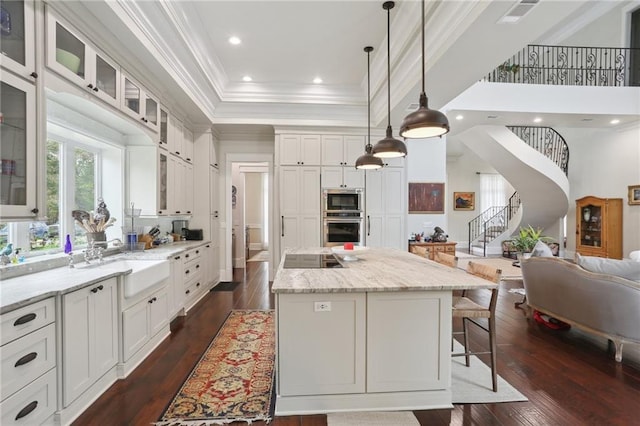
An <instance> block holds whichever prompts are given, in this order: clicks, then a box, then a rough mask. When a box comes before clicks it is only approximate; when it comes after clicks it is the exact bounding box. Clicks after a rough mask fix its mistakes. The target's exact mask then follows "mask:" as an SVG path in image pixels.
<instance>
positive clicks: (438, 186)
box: [409, 182, 444, 214]
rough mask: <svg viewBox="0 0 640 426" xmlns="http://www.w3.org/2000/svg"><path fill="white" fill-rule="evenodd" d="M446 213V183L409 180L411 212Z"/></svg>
mask: <svg viewBox="0 0 640 426" xmlns="http://www.w3.org/2000/svg"><path fill="white" fill-rule="evenodd" d="M424 213H444V183H421V182H409V214H424Z"/></svg>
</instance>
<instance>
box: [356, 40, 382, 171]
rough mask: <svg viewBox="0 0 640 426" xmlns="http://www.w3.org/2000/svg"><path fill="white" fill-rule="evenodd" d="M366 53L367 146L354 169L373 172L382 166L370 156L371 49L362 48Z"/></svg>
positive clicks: (380, 159) (380, 161) (378, 159)
mask: <svg viewBox="0 0 640 426" xmlns="http://www.w3.org/2000/svg"><path fill="white" fill-rule="evenodd" d="M364 51H365V52H367V107H368V109H367V144H366V145H365V146H364V154H363V155H361V156H360V157H358V159H357V160H356V169H366V170H375V169H380V168H382V166H384V162H383V161H382V158H378V157H374V156H373V155H372V154H371V150H372V149H373V146H371V63H370V61H369V55H370V54H371V52H372V51H373V47H371V46H367V47H365V48H364Z"/></svg>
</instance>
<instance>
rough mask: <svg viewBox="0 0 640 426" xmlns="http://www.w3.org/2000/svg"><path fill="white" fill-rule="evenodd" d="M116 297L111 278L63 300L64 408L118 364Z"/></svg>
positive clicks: (115, 287)
mask: <svg viewBox="0 0 640 426" xmlns="http://www.w3.org/2000/svg"><path fill="white" fill-rule="evenodd" d="M117 293H118V289H117V279H116V278H110V279H108V280H104V281H101V282H99V283H97V284H94V285H91V286H88V287H84V288H81V289H79V290H76V291H74V292H72V293H68V294H65V295H64V296H63V297H62V396H63V398H62V402H63V406H64V407H67V406H69V405H70V404H71V403H72V402H73V401H74V400H75V399H77V398H78V397H80V395H82V394H83V393H84V392H85V391H87V390H88V389H89V388H90V387H91V386H92V385H93V384H94V383H95V382H97V381H98V380H99V379H100V378H101V377H102V376H103V375H104V374H105V373H106V372H107V371H109V370H110V369H112V368H113V367H115V366H116V363H117V362H118V347H119V346H118V318H117V315H118V311H117V304H118V298H117ZM114 380H115V376H114ZM105 385H106V384H105ZM103 391H104V389H99V390H96V392H97V394H100V393H102V392H103Z"/></svg>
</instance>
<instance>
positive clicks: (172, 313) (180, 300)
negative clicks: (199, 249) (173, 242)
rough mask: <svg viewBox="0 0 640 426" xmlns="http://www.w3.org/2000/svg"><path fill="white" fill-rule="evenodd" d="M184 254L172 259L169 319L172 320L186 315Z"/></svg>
mask: <svg viewBox="0 0 640 426" xmlns="http://www.w3.org/2000/svg"><path fill="white" fill-rule="evenodd" d="M182 258H183V256H182V254H176V255H174V256H173V257H172V258H171V278H170V282H169V289H168V297H169V315H168V317H169V319H170V320H172V319H173V318H175V317H176V316H178V315H184V285H183V283H182V275H183V273H184V272H183V271H184V266H183V263H182Z"/></svg>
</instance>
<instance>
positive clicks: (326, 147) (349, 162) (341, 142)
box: [322, 135, 365, 167]
mask: <svg viewBox="0 0 640 426" xmlns="http://www.w3.org/2000/svg"><path fill="white" fill-rule="evenodd" d="M364 143H365V138H364V136H337V135H323V136H322V165H323V166H352V167H355V165H356V160H357V159H358V157H360V156H361V155H362V154H364Z"/></svg>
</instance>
